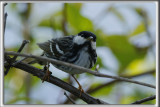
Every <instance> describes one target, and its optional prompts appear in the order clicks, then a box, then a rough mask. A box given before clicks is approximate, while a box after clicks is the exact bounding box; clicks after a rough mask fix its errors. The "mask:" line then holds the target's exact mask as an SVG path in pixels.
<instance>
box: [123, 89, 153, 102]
mask: <svg viewBox="0 0 160 107" xmlns="http://www.w3.org/2000/svg"><path fill="white" fill-rule="evenodd" d="M151 95H152V93H144V92H143V90H135V91H134V93H133V94H131V95H127V96H123V97H122V98H121V101H120V104H130V103H133V102H135V101H137V100H141V99H144V98H146V97H149V96H151ZM142 104H155V100H151V101H147V102H145V103H142Z"/></svg>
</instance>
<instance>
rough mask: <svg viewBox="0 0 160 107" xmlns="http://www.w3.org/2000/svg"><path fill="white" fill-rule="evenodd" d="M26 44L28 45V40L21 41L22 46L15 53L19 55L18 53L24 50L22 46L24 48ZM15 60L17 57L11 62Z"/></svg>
mask: <svg viewBox="0 0 160 107" xmlns="http://www.w3.org/2000/svg"><path fill="white" fill-rule="evenodd" d="M27 43H29V40H23V42H22V45H21V47H20V48H19V49H18V51H17V52H18V53H20V52H21V51H22V49H23V48H24V46H25V45H26V44H27ZM16 58H17V56H14V57H13V59H12V60H13V61H15V60H16Z"/></svg>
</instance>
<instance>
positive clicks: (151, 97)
mask: <svg viewBox="0 0 160 107" xmlns="http://www.w3.org/2000/svg"><path fill="white" fill-rule="evenodd" d="M155 98H156V95H153V96H150V97H147V98H144V99H141V100H137V101H135V102H133V103H131V104H141V103H144V102H147V101H150V100H154V99H155Z"/></svg>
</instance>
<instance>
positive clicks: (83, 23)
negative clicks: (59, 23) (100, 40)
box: [66, 4, 93, 33]
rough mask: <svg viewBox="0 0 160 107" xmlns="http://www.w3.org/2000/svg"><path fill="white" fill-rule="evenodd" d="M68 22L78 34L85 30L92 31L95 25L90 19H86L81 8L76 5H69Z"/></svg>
mask: <svg viewBox="0 0 160 107" xmlns="http://www.w3.org/2000/svg"><path fill="white" fill-rule="evenodd" d="M66 8H67V21H68V23H69V27H71V28H72V30H73V31H74V32H75V33H77V32H80V31H83V30H86V31H92V30H93V24H92V21H91V20H89V19H88V18H86V17H84V16H83V15H82V14H81V12H80V8H79V7H77V5H74V4H67V6H66Z"/></svg>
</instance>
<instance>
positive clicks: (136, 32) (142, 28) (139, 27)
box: [130, 22, 146, 36]
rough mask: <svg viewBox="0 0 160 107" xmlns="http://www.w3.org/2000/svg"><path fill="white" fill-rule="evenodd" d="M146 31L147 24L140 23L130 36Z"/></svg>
mask: <svg viewBox="0 0 160 107" xmlns="http://www.w3.org/2000/svg"><path fill="white" fill-rule="evenodd" d="M145 31H146V28H145V25H144V23H143V22H141V23H139V25H137V26H136V28H135V29H134V30H133V31H132V32H131V34H130V36H136V35H138V34H141V33H143V32H145Z"/></svg>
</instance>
